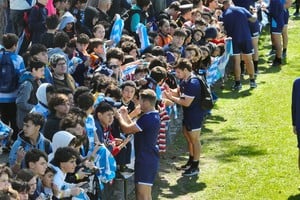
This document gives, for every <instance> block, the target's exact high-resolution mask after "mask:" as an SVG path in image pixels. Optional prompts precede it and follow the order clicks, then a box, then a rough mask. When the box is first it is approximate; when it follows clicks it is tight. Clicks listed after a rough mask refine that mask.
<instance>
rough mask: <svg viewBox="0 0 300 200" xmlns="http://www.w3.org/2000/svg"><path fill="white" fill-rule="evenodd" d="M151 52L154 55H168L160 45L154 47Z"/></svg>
mask: <svg viewBox="0 0 300 200" xmlns="http://www.w3.org/2000/svg"><path fill="white" fill-rule="evenodd" d="M151 54H152V55H153V56H165V55H166V54H165V51H164V49H163V48H162V47H160V46H155V47H153V48H152V50H151Z"/></svg>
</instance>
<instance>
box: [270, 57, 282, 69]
mask: <svg viewBox="0 0 300 200" xmlns="http://www.w3.org/2000/svg"><path fill="white" fill-rule="evenodd" d="M280 65H281V61H279V60H277V59H274V60H273V62H272V64H271V67H280Z"/></svg>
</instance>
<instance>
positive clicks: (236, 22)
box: [221, 0, 257, 90]
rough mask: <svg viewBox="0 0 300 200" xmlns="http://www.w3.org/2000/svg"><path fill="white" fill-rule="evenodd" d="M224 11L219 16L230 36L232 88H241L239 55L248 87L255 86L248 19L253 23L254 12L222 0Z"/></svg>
mask: <svg viewBox="0 0 300 200" xmlns="http://www.w3.org/2000/svg"><path fill="white" fill-rule="evenodd" d="M223 8H224V12H223V15H222V16H221V20H222V21H223V24H224V28H225V30H226V33H227V36H228V37H231V38H232V45H233V60H234V75H235V84H234V85H233V86H232V89H234V90H240V89H242V84H241V81H240V78H241V68H240V62H241V55H242V58H243V60H244V62H245V66H246V69H247V72H248V74H249V76H250V88H256V87H257V85H256V83H255V79H254V65H253V61H252V54H253V45H252V39H251V32H250V28H249V23H248V22H249V21H250V22H252V23H254V22H255V21H256V19H257V16H256V12H255V10H253V14H251V13H250V12H249V11H248V10H246V9H245V8H242V7H238V6H233V5H231V0H225V1H223Z"/></svg>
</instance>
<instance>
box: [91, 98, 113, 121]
mask: <svg viewBox="0 0 300 200" xmlns="http://www.w3.org/2000/svg"><path fill="white" fill-rule="evenodd" d="M108 111H114V109H113V106H112V105H110V104H109V103H107V102H105V101H102V102H101V103H99V104H98V106H97V107H96V109H95V117H96V118H97V113H105V112H108Z"/></svg>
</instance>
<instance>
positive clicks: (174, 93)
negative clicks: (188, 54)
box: [164, 59, 205, 176]
mask: <svg viewBox="0 0 300 200" xmlns="http://www.w3.org/2000/svg"><path fill="white" fill-rule="evenodd" d="M175 72H176V76H177V78H178V79H180V80H181V81H180V90H178V89H174V90H171V89H169V88H166V90H165V92H164V94H165V96H166V97H167V98H168V99H170V100H171V101H173V102H174V103H176V104H179V105H181V106H182V108H183V123H182V124H183V135H184V137H185V139H186V141H187V143H188V149H189V154H190V157H189V160H188V162H187V163H186V164H185V165H183V166H181V167H180V169H182V170H185V171H184V172H183V174H182V175H183V176H194V175H197V174H199V158H200V149H201V144H200V132H201V127H202V122H203V118H204V115H205V110H202V109H201V106H200V100H201V85H200V84H201V83H200V81H199V79H198V78H196V77H195V75H194V74H193V73H192V63H191V62H190V61H189V60H188V59H179V61H178V62H177V64H176V66H175Z"/></svg>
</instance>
